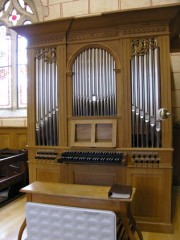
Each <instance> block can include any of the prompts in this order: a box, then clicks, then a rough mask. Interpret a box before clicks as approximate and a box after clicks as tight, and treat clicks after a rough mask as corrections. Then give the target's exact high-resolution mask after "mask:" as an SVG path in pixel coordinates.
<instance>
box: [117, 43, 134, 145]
mask: <svg viewBox="0 0 180 240" xmlns="http://www.w3.org/2000/svg"><path fill="white" fill-rule="evenodd" d="M119 47H120V56H119V57H120V59H121V65H122V68H121V78H120V79H118V82H117V89H118V93H117V96H118V98H117V106H118V108H119V111H120V115H121V124H120V127H119V129H118V131H119V138H121V139H120V143H121V144H120V145H119V147H120V148H123V147H131V87H130V84H131V83H130V58H131V42H130V39H120V41H119ZM119 81H120V82H119Z"/></svg>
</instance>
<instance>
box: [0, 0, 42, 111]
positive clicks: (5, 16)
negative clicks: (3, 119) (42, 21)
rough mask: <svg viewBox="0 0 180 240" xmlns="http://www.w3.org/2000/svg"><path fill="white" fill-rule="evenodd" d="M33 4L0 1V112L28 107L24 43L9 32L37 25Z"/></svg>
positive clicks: (28, 1) (27, 0) (24, 1)
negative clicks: (16, 28)
mask: <svg viewBox="0 0 180 240" xmlns="http://www.w3.org/2000/svg"><path fill="white" fill-rule="evenodd" d="M38 21H39V19H38V14H37V12H36V8H35V5H34V3H33V1H30V0H8V1H7V0H5V1H1V2H0V43H1V44H0V109H1V110H2V109H3V110H5V109H6V110H18V109H25V108H26V107H27V56H26V47H27V40H26V39H25V38H24V37H22V36H20V35H18V34H17V33H16V32H15V31H13V30H11V29H9V27H11V26H16V25H25V24H31V23H34V22H38Z"/></svg>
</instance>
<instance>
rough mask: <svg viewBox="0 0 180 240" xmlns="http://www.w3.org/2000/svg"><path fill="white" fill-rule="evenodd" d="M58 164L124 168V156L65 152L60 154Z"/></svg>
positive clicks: (109, 153)
mask: <svg viewBox="0 0 180 240" xmlns="http://www.w3.org/2000/svg"><path fill="white" fill-rule="evenodd" d="M58 162H60V163H82V164H83V163H88V164H91V163H92V164H116V165H117V164H118V165H122V166H125V165H127V162H126V154H125V153H121V152H110V151H107V152H102V151H101V152H98V151H95V152H89V151H88V152H86V151H66V152H63V153H62V154H61V157H60V159H59V161H58Z"/></svg>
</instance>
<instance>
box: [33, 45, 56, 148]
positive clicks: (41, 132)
mask: <svg viewBox="0 0 180 240" xmlns="http://www.w3.org/2000/svg"><path fill="white" fill-rule="evenodd" d="M35 81H36V143H37V145H48V146H56V145H58V98H57V65H56V49H55V48H47V49H38V50H37V51H36V55H35Z"/></svg>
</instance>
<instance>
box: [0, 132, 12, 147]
mask: <svg viewBox="0 0 180 240" xmlns="http://www.w3.org/2000/svg"><path fill="white" fill-rule="evenodd" d="M0 130H1V129H0ZM10 138H11V137H10V132H9V131H6V132H5V131H2V130H1V133H0V148H10V146H11V143H10Z"/></svg>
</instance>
